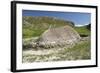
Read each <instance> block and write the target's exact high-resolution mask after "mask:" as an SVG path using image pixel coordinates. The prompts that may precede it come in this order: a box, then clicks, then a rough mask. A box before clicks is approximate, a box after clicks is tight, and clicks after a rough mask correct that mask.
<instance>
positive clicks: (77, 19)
mask: <svg viewBox="0 0 100 73" xmlns="http://www.w3.org/2000/svg"><path fill="white" fill-rule="evenodd" d="M22 15H23V16H49V17H56V18H60V19H63V20H69V21H72V22H74V23H75V25H85V24H89V23H90V22H91V14H90V13H79V12H55V11H35V10H23V12H22Z"/></svg>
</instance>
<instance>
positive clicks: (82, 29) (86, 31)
mask: <svg viewBox="0 0 100 73" xmlns="http://www.w3.org/2000/svg"><path fill="white" fill-rule="evenodd" d="M74 29H75V30H76V31H77V32H78V33H79V34H80V35H83V36H88V35H90V30H89V29H87V27H85V26H84V27H74Z"/></svg>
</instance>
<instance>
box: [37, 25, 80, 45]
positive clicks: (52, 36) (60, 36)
mask: <svg viewBox="0 0 100 73" xmlns="http://www.w3.org/2000/svg"><path fill="white" fill-rule="evenodd" d="M79 40H80V36H79V34H78V33H77V32H76V31H75V30H74V29H73V28H72V27H70V26H68V25H66V26H62V27H58V28H50V29H48V30H46V31H45V32H44V33H43V34H42V35H41V36H40V38H39V40H38V45H42V46H43V45H44V46H45V45H51V46H53V45H70V44H74V43H76V42H78V41H79Z"/></svg>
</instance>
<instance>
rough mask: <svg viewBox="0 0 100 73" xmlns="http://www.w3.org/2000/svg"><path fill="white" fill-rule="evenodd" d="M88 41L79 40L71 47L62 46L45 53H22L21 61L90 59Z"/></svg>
mask: <svg viewBox="0 0 100 73" xmlns="http://www.w3.org/2000/svg"><path fill="white" fill-rule="evenodd" d="M90 50H91V49H90V41H89V40H88V41H81V42H79V43H78V44H76V45H75V46H74V47H72V48H64V49H63V50H60V51H59V52H56V53H55V52H54V53H50V54H45V55H31V54H27V55H24V54H23V62H46V61H65V60H87V59H91V51H90Z"/></svg>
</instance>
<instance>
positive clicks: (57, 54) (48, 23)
mask: <svg viewBox="0 0 100 73" xmlns="http://www.w3.org/2000/svg"><path fill="white" fill-rule="evenodd" d="M65 25H69V26H71V27H73V28H74V29H75V30H76V31H77V32H78V34H79V35H80V36H81V38H82V39H81V40H80V41H79V42H78V43H76V44H75V46H73V47H71V48H66V47H62V48H61V47H59V46H58V47H53V48H51V49H41V48H40V49H36V48H32V47H33V46H32V43H31V42H32V41H35V40H36V39H37V38H38V37H39V36H40V35H41V34H42V33H43V32H44V31H45V30H47V29H48V28H53V27H61V26H65ZM22 31H23V57H22V61H23V63H31V62H46V61H64V60H68V61H69V60H87V59H91V47H90V46H91V42H90V36H91V35H90V33H91V30H90V25H88V26H83V27H74V23H73V22H71V21H64V20H61V19H57V18H52V17H31V16H24V17H23V30H22Z"/></svg>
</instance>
